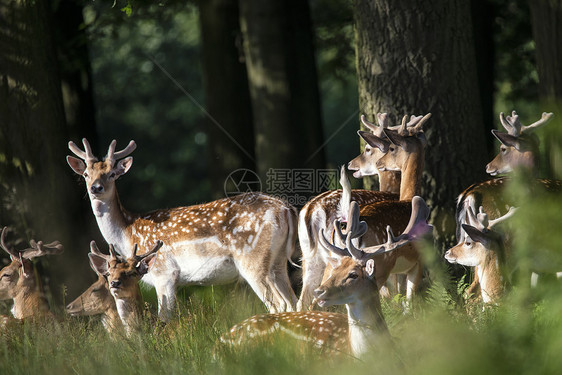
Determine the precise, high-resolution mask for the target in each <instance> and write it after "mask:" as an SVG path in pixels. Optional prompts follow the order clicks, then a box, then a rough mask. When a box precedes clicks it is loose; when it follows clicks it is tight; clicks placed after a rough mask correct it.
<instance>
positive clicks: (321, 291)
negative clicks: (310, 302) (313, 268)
mask: <svg viewBox="0 0 562 375" xmlns="http://www.w3.org/2000/svg"><path fill="white" fill-rule="evenodd" d="M313 293H314V297H315V298H318V297H320V296H321V295H322V294H323V293H324V290H322V289H314V292H313Z"/></svg>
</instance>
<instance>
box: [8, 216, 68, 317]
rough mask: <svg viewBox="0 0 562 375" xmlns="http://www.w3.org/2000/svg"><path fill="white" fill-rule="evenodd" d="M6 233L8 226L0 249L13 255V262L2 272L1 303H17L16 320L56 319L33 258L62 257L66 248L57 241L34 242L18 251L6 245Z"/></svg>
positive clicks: (15, 304)
mask: <svg viewBox="0 0 562 375" xmlns="http://www.w3.org/2000/svg"><path fill="white" fill-rule="evenodd" d="M7 231H8V227H4V229H2V235H1V238H0V246H1V247H2V249H3V250H4V251H5V252H7V253H8V254H9V255H10V259H11V260H12V262H11V263H10V264H8V265H7V266H5V267H4V268H2V270H0V300H8V299H12V300H13V301H14V306H13V307H12V315H13V317H14V318H16V319H32V320H34V319H44V318H49V319H51V318H53V317H54V316H53V314H52V313H51V311H50V309H49V304H48V303H47V299H46V298H45V295H44V294H43V291H42V290H41V282H40V280H39V278H38V277H37V275H36V273H35V272H34V270H33V264H32V263H31V259H33V258H37V257H41V256H44V255H53V254H60V253H62V251H63V246H62V245H61V244H60V242H58V241H54V242H51V243H49V244H44V243H43V242H42V241H39V242H35V241H34V240H31V241H30V242H29V244H30V246H31V248H28V249H25V250H22V251H15V250H13V249H11V248H10V247H8V245H7V244H6V233H7Z"/></svg>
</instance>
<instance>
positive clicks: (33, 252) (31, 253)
mask: <svg viewBox="0 0 562 375" xmlns="http://www.w3.org/2000/svg"><path fill="white" fill-rule="evenodd" d="M29 245H30V246H31V248H28V249H25V250H22V251H20V254H21V257H22V258H25V259H33V258H37V257H40V256H44V255H56V254H60V253H62V252H63V251H64V247H63V246H62V244H61V243H60V242H59V241H54V242H51V243H49V244H44V243H43V241H37V242H36V241H35V240H30V241H29Z"/></svg>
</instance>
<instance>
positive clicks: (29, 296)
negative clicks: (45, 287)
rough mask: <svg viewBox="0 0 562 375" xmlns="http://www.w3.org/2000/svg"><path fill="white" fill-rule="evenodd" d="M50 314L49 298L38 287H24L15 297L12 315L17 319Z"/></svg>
mask: <svg viewBox="0 0 562 375" xmlns="http://www.w3.org/2000/svg"><path fill="white" fill-rule="evenodd" d="M49 314H50V310H49V304H48V303H47V299H46V298H45V295H44V294H43V292H41V291H40V290H38V289H24V290H22V291H20V292H19V293H18V294H17V295H16V296H15V297H14V306H13V307H12V315H13V316H14V318H16V319H26V318H38V317H43V316H47V315H49Z"/></svg>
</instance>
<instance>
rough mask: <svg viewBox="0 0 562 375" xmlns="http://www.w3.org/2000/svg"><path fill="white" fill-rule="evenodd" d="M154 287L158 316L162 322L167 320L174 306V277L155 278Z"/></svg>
mask: <svg viewBox="0 0 562 375" xmlns="http://www.w3.org/2000/svg"><path fill="white" fill-rule="evenodd" d="M154 287H155V288H156V294H157V297H158V318H159V319H160V320H161V321H163V322H168V321H169V320H170V319H171V317H172V312H173V311H174V309H175V307H176V281H175V277H174V278H170V279H166V278H162V279H155V283H154Z"/></svg>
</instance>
